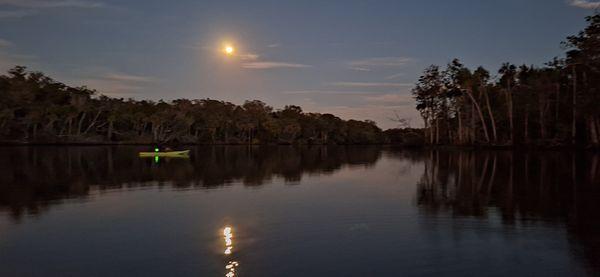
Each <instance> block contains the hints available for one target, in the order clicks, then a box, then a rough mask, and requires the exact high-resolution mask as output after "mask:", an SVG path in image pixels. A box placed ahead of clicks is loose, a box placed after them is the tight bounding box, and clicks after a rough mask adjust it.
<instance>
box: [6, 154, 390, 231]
mask: <svg viewBox="0 0 600 277" xmlns="http://www.w3.org/2000/svg"><path fill="white" fill-rule="evenodd" d="M145 150H147V149H146V148H144V147H125V146H123V147H110V146H106V147H98V146H93V147H2V148H1V151H2V155H0V174H1V176H2V178H0V211H9V213H10V214H11V216H12V218H13V219H14V220H16V221H18V220H19V219H20V218H21V217H22V216H23V215H25V214H29V215H38V214H40V213H42V212H44V211H45V210H47V209H48V208H50V207H51V206H52V205H56V204H60V203H61V202H62V201H63V200H64V199H73V198H76V199H86V198H88V197H90V195H91V192H92V191H95V190H100V191H102V190H110V189H122V188H136V187H145V186H159V187H164V186H169V187H172V188H175V189H211V188H217V187H222V186H228V185H230V184H232V183H233V182H242V183H243V184H244V185H246V186H260V185H263V184H266V183H269V182H270V181H271V180H272V179H273V178H275V177H278V178H283V179H284V180H285V182H287V183H289V184H295V183H298V182H299V181H300V180H301V179H302V175H303V174H305V173H309V174H331V173H333V172H335V171H337V170H339V169H340V168H342V167H343V166H346V165H364V166H369V165H373V164H374V163H375V162H376V161H377V160H378V159H379V156H380V154H381V148H380V147H375V146H365V147H343V146H338V147H325V146H315V147H291V146H290V147H276V146H274V147H266V146H264V147H259V146H212V147H194V148H192V152H191V154H190V156H191V157H190V159H189V160H187V159H161V160H160V161H159V163H155V161H154V160H153V159H141V158H139V157H138V155H137V153H138V152H139V151H145Z"/></svg>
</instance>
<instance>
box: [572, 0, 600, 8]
mask: <svg viewBox="0 0 600 277" xmlns="http://www.w3.org/2000/svg"><path fill="white" fill-rule="evenodd" d="M568 2H569V5H571V6H573V7H578V8H582V9H590V10H593V9H600V2H590V1H587V0H569V1H568Z"/></svg>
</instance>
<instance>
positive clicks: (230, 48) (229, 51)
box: [225, 45, 235, 55]
mask: <svg viewBox="0 0 600 277" xmlns="http://www.w3.org/2000/svg"><path fill="white" fill-rule="evenodd" d="M233 52H235V49H234V48H233V46H231V45H227V46H225V54H227V55H231V54H233Z"/></svg>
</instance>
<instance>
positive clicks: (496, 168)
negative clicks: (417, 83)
mask: <svg viewBox="0 0 600 277" xmlns="http://www.w3.org/2000/svg"><path fill="white" fill-rule="evenodd" d="M1 150H2V153H3V155H0V174H1V175H2V178H0V211H2V212H8V213H9V214H10V215H11V217H12V218H13V219H14V220H15V221H16V222H18V221H19V220H20V219H21V218H22V217H23V216H24V215H26V214H30V215H40V214H42V213H43V212H44V211H45V210H47V209H48V208H50V207H52V206H53V205H58V204H60V203H61V201H63V200H64V199H73V198H75V199H86V198H90V197H93V196H94V193H93V192H96V191H103V190H112V189H122V188H137V187H145V186H158V187H170V188H173V189H211V188H218V187H222V186H229V185H231V184H232V183H234V182H236V183H242V184H243V185H245V186H261V185H264V184H267V183H269V182H270V181H271V180H273V179H274V178H282V179H283V180H285V182H286V183H288V184H297V183H299V182H300V181H301V179H302V177H303V175H305V174H311V175H317V174H332V173H333V172H336V171H337V170H339V169H341V168H343V167H345V166H372V165H374V164H375V163H376V162H377V161H378V160H379V159H380V157H382V156H385V157H386V159H396V160H402V161H409V162H410V164H414V165H419V167H414V168H423V171H422V172H416V173H415V172H414V171H413V172H411V171H410V170H408V171H405V172H402V173H401V174H418V175H421V177H420V182H418V184H417V185H416V191H415V195H416V202H417V207H418V210H419V213H420V215H421V216H422V217H424V218H426V217H432V216H436V215H444V216H448V217H451V218H461V217H462V218H464V217H468V218H475V219H479V220H487V219H488V218H491V217H492V216H493V217H499V218H500V219H501V224H502V225H503V226H506V227H509V228H510V226H516V225H517V224H529V223H542V224H554V225H557V226H561V227H560V228H563V227H562V226H564V229H565V230H566V231H567V234H568V236H569V238H568V241H569V243H570V245H571V247H572V249H573V252H574V253H576V255H578V256H579V257H580V258H581V259H582V260H583V261H585V264H587V265H588V267H589V269H590V270H592V273H597V272H600V235H599V234H600V217H598V214H597V213H598V211H600V176H599V174H600V172H599V171H600V156H599V155H597V154H592V153H588V152H559V151H540V152H535V151H523V152H513V151H482V150H477V151H475V150H474V151H459V150H401V149H394V148H382V147H376V146H368V147H367V146H365V147H344V146H336V147H334V146H331V147H326V146H314V147H291V146H290V147H255V146H253V147H247V146H212V147H194V148H192V153H191V158H190V159H189V160H185V159H184V160H178V159H171V160H168V159H165V160H163V159H161V160H160V161H159V163H155V162H154V160H152V159H140V158H138V157H137V152H138V151H140V150H145V149H144V148H143V147H108V146H107V147H5V148H2V149H1ZM390 185H391V184H390ZM231 234H232V235H233V233H231ZM224 236H225V234H224ZM232 243H233V242H232ZM226 250H227V248H225V249H224V250H223V251H226ZM233 252H235V251H233ZM225 256H228V255H225ZM230 262H232V263H230ZM237 262H238V261H237V260H236V259H233V258H232V259H230V258H227V260H226V261H225V263H226V264H225V266H226V270H228V271H227V273H229V270H230V269H235V268H237V266H238V264H237ZM227 273H226V274H227Z"/></svg>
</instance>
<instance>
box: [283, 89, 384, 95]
mask: <svg viewBox="0 0 600 277" xmlns="http://www.w3.org/2000/svg"><path fill="white" fill-rule="evenodd" d="M372 93H376V92H373V91H344V90H289V91H283V92H282V94H353V95H357V94H358V95H361V94H372Z"/></svg>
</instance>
